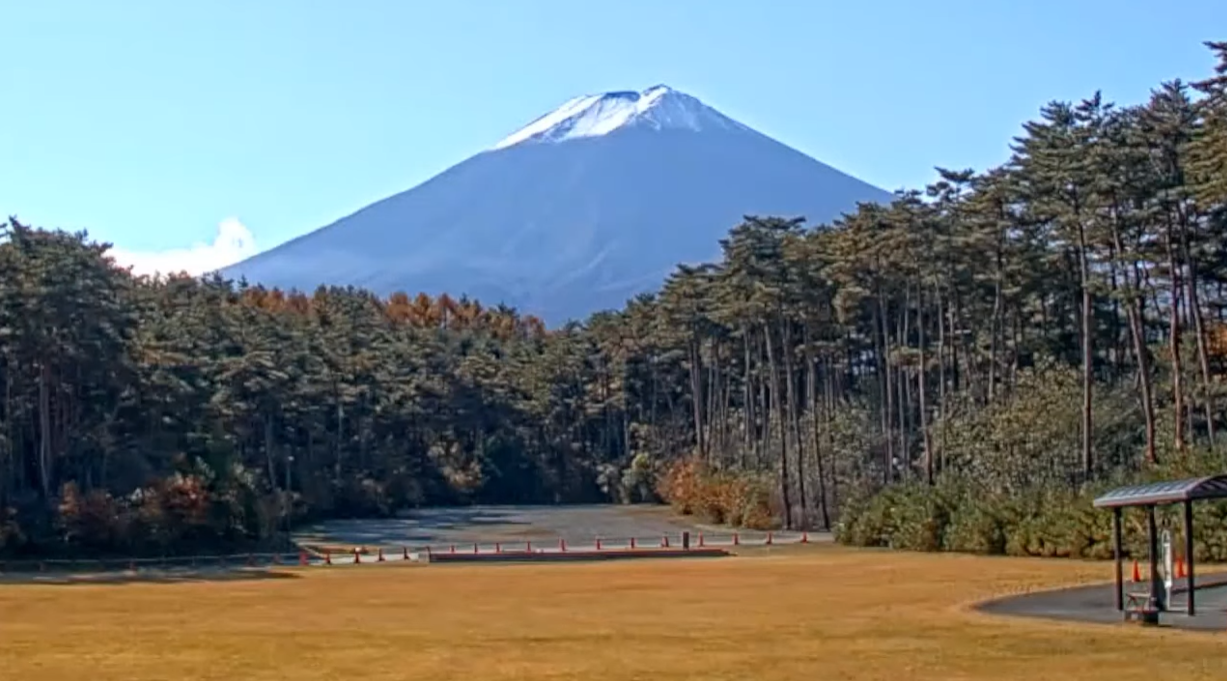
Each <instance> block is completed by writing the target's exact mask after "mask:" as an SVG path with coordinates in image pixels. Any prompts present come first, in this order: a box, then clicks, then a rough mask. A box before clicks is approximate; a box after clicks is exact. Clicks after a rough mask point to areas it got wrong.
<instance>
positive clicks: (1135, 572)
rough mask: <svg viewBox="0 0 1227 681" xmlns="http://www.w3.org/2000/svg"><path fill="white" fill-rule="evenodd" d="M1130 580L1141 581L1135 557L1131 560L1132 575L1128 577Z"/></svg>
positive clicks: (1140, 571) (1140, 573)
mask: <svg viewBox="0 0 1227 681" xmlns="http://www.w3.org/2000/svg"><path fill="white" fill-rule="evenodd" d="M1130 581H1132V582H1133V583H1134V584H1137V583H1139V582H1141V581H1142V570H1141V568H1139V567H1138V561H1137V559H1136V558H1135V559H1134V561H1133V575H1132V577H1130Z"/></svg>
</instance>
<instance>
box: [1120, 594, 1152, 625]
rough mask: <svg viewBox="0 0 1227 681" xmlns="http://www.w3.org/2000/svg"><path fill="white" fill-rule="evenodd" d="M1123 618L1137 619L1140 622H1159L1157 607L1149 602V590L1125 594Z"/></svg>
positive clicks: (1127, 619)
mask: <svg viewBox="0 0 1227 681" xmlns="http://www.w3.org/2000/svg"><path fill="white" fill-rule="evenodd" d="M1125 620H1126V621H1129V620H1137V621H1139V622H1141V623H1142V624H1158V623H1159V609H1158V608H1156V607H1154V606H1153V605H1152V604H1151V602H1150V592H1149V591H1134V592H1130V593H1127V594H1125Z"/></svg>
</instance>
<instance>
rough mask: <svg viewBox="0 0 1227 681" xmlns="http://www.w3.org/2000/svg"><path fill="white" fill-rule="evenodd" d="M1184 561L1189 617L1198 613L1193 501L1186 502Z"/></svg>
mask: <svg viewBox="0 0 1227 681" xmlns="http://www.w3.org/2000/svg"><path fill="white" fill-rule="evenodd" d="M1184 563H1185V569H1186V570H1187V571H1188V582H1187V583H1186V584H1185V586H1186V587H1187V588H1188V591H1187V592H1185V612H1186V613H1188V615H1189V617H1192V616H1194V615H1196V614H1197V606H1196V605H1194V600H1195V598H1196V593H1197V583H1196V580H1195V579H1194V578H1193V502H1192V501H1185V502H1184Z"/></svg>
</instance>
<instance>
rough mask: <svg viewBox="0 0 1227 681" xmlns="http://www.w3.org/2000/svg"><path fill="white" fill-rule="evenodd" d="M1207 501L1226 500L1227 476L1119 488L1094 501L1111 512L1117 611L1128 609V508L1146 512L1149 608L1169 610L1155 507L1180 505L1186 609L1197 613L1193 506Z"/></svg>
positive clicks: (1097, 505)
mask: <svg viewBox="0 0 1227 681" xmlns="http://www.w3.org/2000/svg"><path fill="white" fill-rule="evenodd" d="M1206 499H1227V475H1213V476H1209V477H1205V478H1188V479H1185V480H1168V481H1164V482H1152V483H1147V484H1144V485H1131V486H1129V487H1120V488H1117V489H1114V490H1112V491H1110V492H1107V493H1106V494H1103V495H1101V496H1099V497H1098V498H1096V499H1095V502H1094V503H1095V507H1096V508H1110V509H1112V553H1113V557H1114V558H1115V560H1116V609H1117V610H1121V611H1124V609H1125V588H1124V576H1123V574H1122V573H1121V515H1122V513H1123V511H1124V509H1126V508H1129V507H1142V508H1145V509H1146V529H1147V535H1148V539H1149V542H1148V546H1149V552H1148V553H1149V554H1150V555H1149V562H1150V605H1151V606H1152V607H1154V608H1155V609H1157V610H1166V607H1167V604H1166V603H1164V598H1163V595H1162V594H1163V584H1162V583H1161V582H1160V581H1159V569H1158V568H1159V558H1158V554H1159V531H1158V525H1157V523H1156V522H1155V507H1157V506H1168V505H1172V504H1181V505H1182V506H1183V508H1184V558H1185V561H1186V562H1187V567H1188V590H1187V592H1186V593H1187V600H1186V605H1185V609H1186V612H1187V613H1188V614H1189V615H1190V616H1192V615H1195V614H1196V613H1197V609H1196V605H1195V603H1194V601H1195V599H1194V589H1195V588H1196V582H1195V580H1194V577H1193V575H1194V571H1193V502H1195V501H1203V500H1206Z"/></svg>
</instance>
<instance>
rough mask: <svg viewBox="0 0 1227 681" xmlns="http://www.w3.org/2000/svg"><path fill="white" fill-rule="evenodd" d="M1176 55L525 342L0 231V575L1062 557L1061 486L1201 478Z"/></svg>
mask: <svg viewBox="0 0 1227 681" xmlns="http://www.w3.org/2000/svg"><path fill="white" fill-rule="evenodd" d="M1210 46H1211V48H1212V49H1213V50H1214V52H1215V53H1216V54H1217V55H1218V58H1219V62H1220V64H1219V67H1218V69H1217V71H1216V74H1217V75H1216V76H1215V77H1212V78H1209V79H1207V80H1205V81H1201V82H1197V83H1193V84H1192V85H1186V84H1184V83H1181V82H1172V83H1165V84H1163V85H1161V86H1159V87H1158V88H1157V89H1156V90H1155V91H1154V93H1153V96H1152V97H1151V99H1150V100H1149V101H1148V102H1145V103H1143V104H1140V105H1136V106H1131V107H1118V106H1114V105H1112V104H1109V103H1108V102H1106V101H1104V100H1103V99H1102V98H1101V97H1100V96H1099V95H1097V94H1096V95H1095V96H1093V97H1091V98H1089V99H1087V100H1085V101H1082V102H1077V103H1052V104H1049V105H1047V106H1045V107H1043V109H1042V110H1041V112H1040V116H1039V117H1038V119H1037V120H1036V121H1033V122H1031V123H1028V124H1027V125H1026V126H1025V127H1024V130H1023V132H1022V134H1021V135H1020V136H1019V137H1018V138H1017V139H1016V140H1015V143H1014V155H1013V157H1012V158H1011V159H1009V161H1008V162H1007V163H1006V164H1004V165H1003V166H1001V167H999V168H995V169H992V170H989V171H986V172H974V171H971V170H957V171H955V170H940V171H939V179H938V180H937V181H936V182H934V183H933V184H932V185H931V186H928V187H926V188H924V189H923V190H915V191H907V192H900V193H899V194H898V196H897V198H896V200H895V201H894V202H893V203H892V204H891V205H886V206H880V205H863V206H860V207H859V208H858V209H857V210H856V211H855V212H853V213H850V214H848V215H846V216H844V217H843V218H842V219H841V220H839V221H836V222H835V223H834V224H830V225H819V226H814V227H806V226H805V225H804V224H803V222H802V221H801V220H799V219H786V218H778V217H762V218H760V217H747V218H746V220H745V222H744V223H743V224H741V225H738V226H737V227H735V228H734V229H732V230H731V231H730V232H729V234H728V236H727V238H725V239H724V240H723V241H722V242H721V245H722V246H723V258H722V259H721V260H720V261H719V262H716V263H711V264H708V265H704V266H701V267H680V268H679V269H678V270H677V272H675V273H674V274H673V276H671V277H670V278H669V280H668V281H667V282H666V283H665V285H664V286H663V288H662V289H661V291H660V292H659V293H658V294H653V295H643V296H640V297H638V298H636V299H634V300H632V301H629V303H628V304H627V306H626V307H625V309H623V310H619V311H609V312H603V313H599V314H596V315H594V316H593V317H591V318H590V319H588V320H587V321H586V322H585V323H583V324H579V323H573V324H568V325H566V326H564V327H562V328H558V329H553V330H547V329H545V328H544V326H543V325H542V324H541V322H540V321H539V320H536V319H534V318H532V317H531V316H527V315H521V314H519V313H517V312H516V311H515V310H512V309H509V308H506V307H493V308H491V307H484V306H483V305H482V304H480V303H479V302H477V301H472V300H467V299H464V298H461V299H458V300H457V299H453V298H450V297H448V296H439V297H437V298H431V297H428V296H425V295H418V296H416V297H412V298H411V297H408V296H406V295H401V294H397V295H393V296H391V297H390V298H388V299H386V300H384V299H380V298H378V297H376V296H373V295H371V294H369V293H367V292H365V291H361V290H355V289H339V288H321V289H319V290H317V291H315V292H314V293H313V294H309V295H307V294H303V293H299V292H289V293H284V292H281V291H277V290H265V289H263V288H260V287H251V286H247V285H245V284H243V283H239V284H238V285H235V284H234V283H232V282H226V281H222V280H220V279H216V278H214V279H204V280H201V279H194V278H190V277H186V276H183V277H171V278H169V279H150V278H146V277H135V276H133V275H132V274H131V273H130V272H128V271H126V270H122V269H120V268H118V267H116V266H115V265H114V264H113V263H112V262H111V260H110V259H109V258H108V256H107V246H106V245H105V244H96V243H92V242H90V241H89V239H88V238H87V236H86V235H85V234H68V233H64V232H58V231H42V230H37V229H33V228H29V227H26V226H23V225H21V224H19V223H18V222H17V221H16V219H11V220H10V221H9V224H8V227H7V230H6V232H5V233H6V238H5V239H4V241H3V242H2V243H0V514H2V515H0V550H5V551H10V552H11V551H73V550H89V551H93V552H104V551H116V552H119V551H122V552H154V551H156V552H168V551H183V550H200V549H201V547H211V548H219V549H220V548H224V547H233V546H235V545H241V544H251V543H260V542H267V541H270V540H273V539H274V538H276V537H278V536H279V534H280V533H281V531H282V530H283V529H284V528H286V527H289V526H290V525H292V524H293V523H295V522H300V521H302V520H304V519H307V518H319V517H339V516H365V515H378V514H386V513H389V512H392V511H394V510H397V509H399V508H404V507H412V506H415V505H423V504H455V503H470V502H493V503H498V502H538V503H566V502H575V501H596V500H611V501H619V502H621V501H637V500H651V499H658V498H663V499H664V500H667V501H670V502H672V503H675V504H676V505H678V506H679V507H680V508H682V509H683V510H685V511H687V512H694V513H699V514H703V515H705V516H707V517H709V518H711V519H712V520H716V521H720V522H729V523H733V524H743V525H752V526H768V525H773V524H774V525H783V526H788V527H797V528H800V527H833V526H834V527H836V528H837V529H838V531H839V535H840V537H841V539H843V540H844V541H848V542H852V543H861V544H889V545H897V546H911V547H914V548H930V549H932V548H952V549H958V550H984V551H1007V550H1009V551H1014V552H1022V553H1054V554H1060V553H1078V554H1084V553H1088V552H1091V553H1093V552H1094V550H1095V549H1094V548H1093V547H1095V546H1098V545H1099V544H1098V543H1097V542H1099V541H1100V540H1101V539H1102V536H1106V535H1102V531H1103V530H1102V527H1101V525H1100V524H1097V523H1101V522H1102V520H1101V519H1100V518H1099V516H1098V515H1096V514H1094V513H1090V512H1089V511H1088V509H1087V508H1086V504H1085V503H1083V502H1084V501H1085V495H1087V494H1089V493H1090V492H1091V491H1093V490H1094V489H1096V486H1101V485H1103V484H1108V483H1109V482H1111V481H1116V480H1124V479H1132V478H1137V477H1139V476H1146V475H1157V474H1159V473H1160V472H1162V473H1164V474H1167V473H1175V472H1180V471H1192V472H1198V471H1202V470H1215V471H1217V470H1222V466H1223V464H1224V461H1223V457H1222V456H1221V455H1220V452H1221V446H1219V442H1220V441H1221V439H1222V431H1223V429H1224V427H1227V423H1225V422H1224V408H1227V392H1225V391H1224V390H1223V385H1222V381H1221V377H1222V374H1223V370H1224V367H1225V363H1227V324H1225V323H1224V318H1225V316H1227V292H1225V288H1224V283H1225V282H1227V247H1225V246H1227V241H1225V240H1224V234H1225V230H1227V44H1223V43H1212V44H1211V45H1210ZM1037 509H1039V510H1043V511H1044V512H1043V513H1039V512H1038V511H1037ZM1052 509H1065V511H1064V512H1060V511H1056V510H1052ZM1205 512H1207V513H1210V512H1216V511H1214V510H1213V509H1210V510H1207V511H1205ZM1062 513H1063V514H1062ZM1053 514H1056V515H1053ZM1054 518H1055V519H1054ZM1020 528H1022V529H1020ZM1222 545H1227V541H1224V542H1222ZM1019 547H1021V548H1019Z"/></svg>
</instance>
